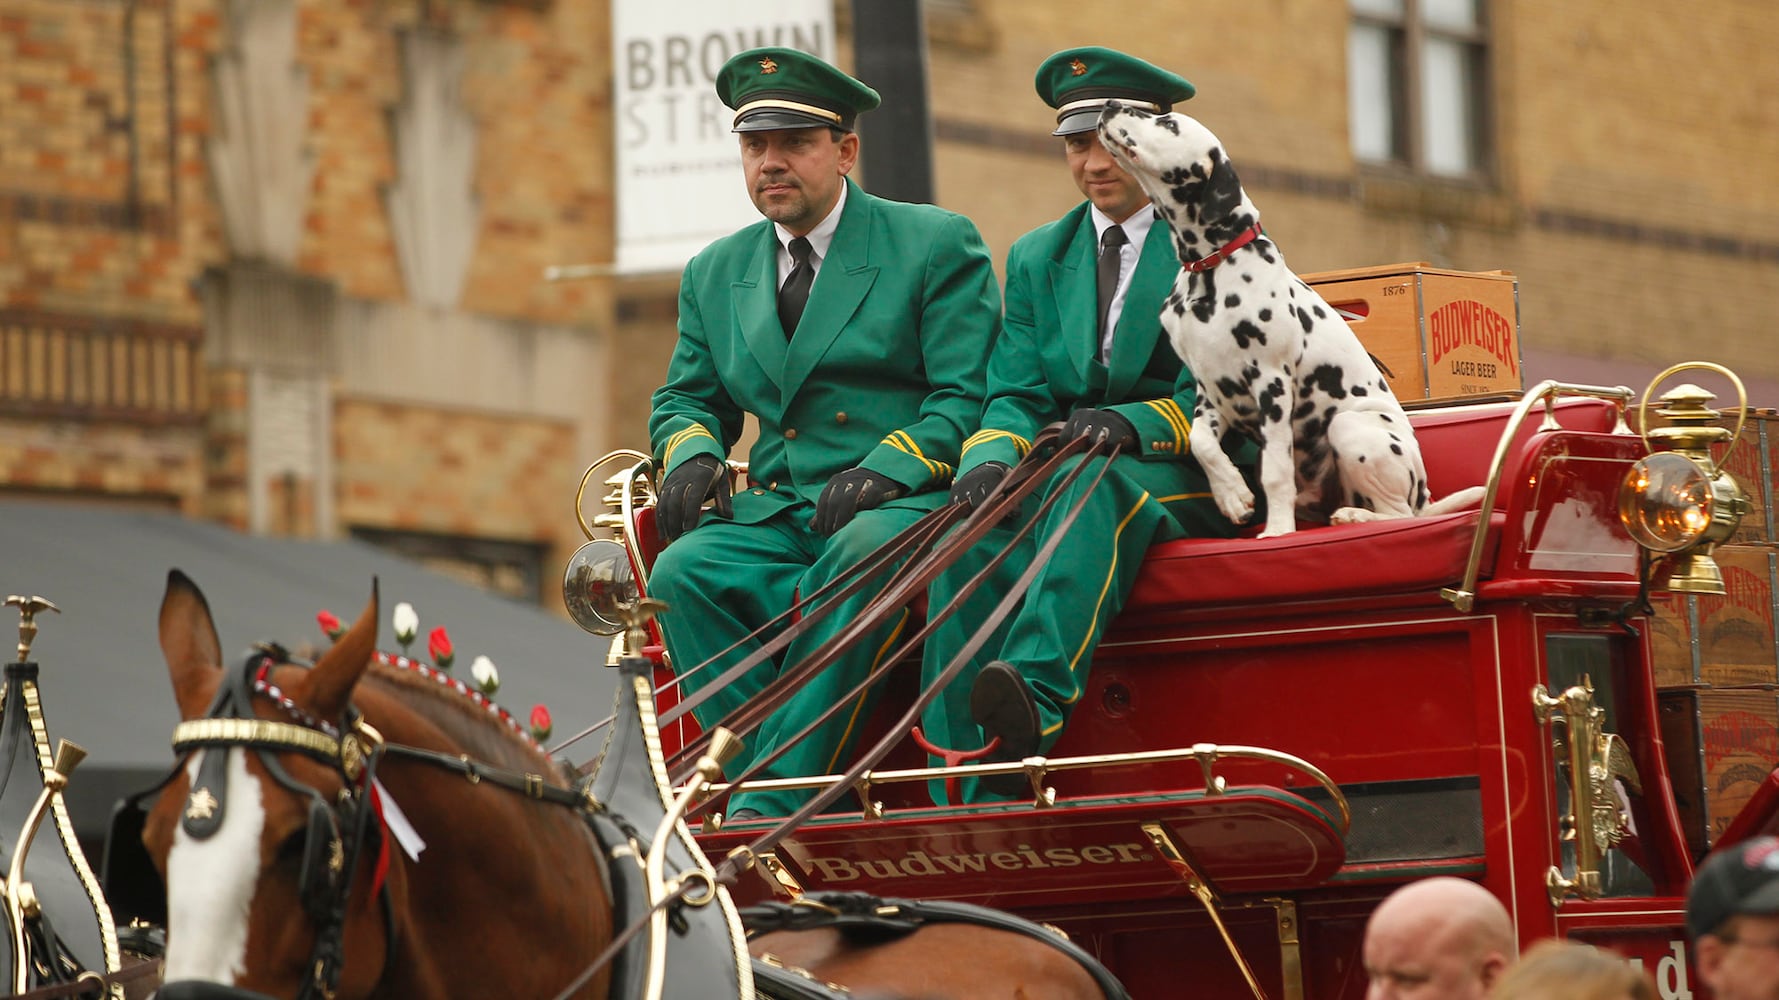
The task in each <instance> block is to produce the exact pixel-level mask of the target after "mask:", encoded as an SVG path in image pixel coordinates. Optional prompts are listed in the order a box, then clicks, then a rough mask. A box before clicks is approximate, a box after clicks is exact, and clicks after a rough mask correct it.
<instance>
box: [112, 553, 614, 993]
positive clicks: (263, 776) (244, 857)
mask: <svg viewBox="0 0 1779 1000" xmlns="http://www.w3.org/2000/svg"><path fill="white" fill-rule="evenodd" d="M377 618H378V608H377V600H376V597H375V596H373V597H372V599H371V604H370V606H369V607H367V608H366V609H365V612H364V613H363V614H362V615H360V616H359V618H358V621H357V623H356V624H355V625H354V626H353V627H352V629H351V630H350V631H348V632H347V633H346V634H345V635H344V636H343V637H342V638H341V639H340V640H339V642H338V643H337V644H336V645H335V646H334V647H333V648H332V649H330V650H329V651H328V652H327V653H326V654H325V655H324V656H322V657H321V659H320V660H319V662H317V663H316V664H315V665H314V667H313V668H311V669H306V670H305V669H303V668H302V667H299V666H293V665H289V664H279V663H274V662H267V663H265V664H264V665H263V666H264V672H263V675H260V676H256V677H254V678H253V682H252V685H253V688H254V689H255V693H254V695H253V696H252V697H251V698H250V701H251V704H250V705H247V706H241V705H237V706H236V708H237V712H236V715H237V716H239V717H244V718H245V719H248V720H253V721H257V722H261V723H270V724H272V727H276V728H271V729H266V730H265V731H266V732H275V733H280V734H285V735H288V734H290V733H294V732H296V731H297V730H298V729H307V730H311V731H314V732H316V733H319V734H321V735H323V736H326V735H328V734H329V733H330V732H331V733H333V734H336V736H337V734H339V733H340V732H341V731H343V730H344V729H345V728H346V726H347V723H346V720H347V718H348V714H349V713H348V709H349V707H353V708H355V710H356V712H358V713H362V717H363V718H364V719H365V720H366V721H367V722H368V723H369V724H370V725H371V726H373V727H374V728H375V729H376V731H377V732H379V733H381V736H382V738H383V739H384V740H386V741H387V742H388V744H389V745H391V746H393V745H396V744H400V745H402V746H405V747H414V748H421V749H422V750H425V751H430V752H433V753H436V754H439V755H441V756H444V757H448V758H459V757H465V756H467V758H469V759H470V760H474V761H479V762H485V763H487V764H489V765H491V766H492V767H494V768H500V769H505V770H509V771H513V772H520V773H528V774H533V775H542V776H545V780H546V781H547V783H548V784H550V785H551V786H552V787H557V788H566V783H565V782H564V781H563V780H562V779H561V777H560V774H559V770H558V768H557V767H556V766H555V765H554V764H553V763H552V762H551V761H550V760H549V758H548V757H547V756H546V755H545V754H544V753H543V752H542V751H541V750H540V749H539V748H538V747H537V746H536V745H535V744H534V743H532V742H531V741H530V740H529V738H527V737H526V736H524V735H523V734H522V733H519V732H515V731H512V730H511V729H509V728H508V727H506V726H502V725H498V724H491V723H490V719H491V717H492V716H491V714H490V713H489V712H488V711H486V710H485V709H483V708H481V707H479V706H478V705H477V704H475V703H474V702H472V701H471V700H470V699H468V698H465V697H463V696H461V695H460V694H459V693H457V692H455V691H454V690H453V689H452V688H451V686H449V685H444V684H440V683H438V682H436V681H434V680H431V679H429V678H427V677H426V676H424V675H422V674H420V673H417V672H412V671H404V670H401V669H396V668H392V667H387V666H383V665H381V664H379V665H377V666H375V667H373V666H372V663H373V659H374V656H373V654H374V650H375V644H376V632H377ZM160 637H161V649H162V651H163V652H164V653H165V654H166V659H167V667H168V670H169V671H170V673H171V675H172V680H173V691H174V695H175V698H176V699H177V701H178V704H179V711H180V715H181V716H182V717H183V718H184V719H186V720H188V723H189V722H190V721H191V720H202V719H206V718H207V717H210V718H212V719H214V717H215V713H214V712H213V708H214V706H215V705H216V704H217V703H218V701H219V698H220V697H221V696H222V694H223V693H224V692H226V691H227V690H229V688H230V686H231V685H230V683H229V677H230V675H231V672H230V671H226V670H225V669H224V667H223V664H222V652H221V648H220V646H219V643H218V640H217V637H216V629H215V626H214V624H213V623H212V621H211V617H210V609H209V607H208V605H207V604H206V603H205V601H204V598H203V595H202V594H201V593H199V591H198V589H197V587H196V586H194V585H193V584H192V583H191V581H190V580H188V579H186V577H185V576H184V575H183V574H180V573H178V572H177V571H175V572H174V574H173V575H172V576H171V577H170V578H169V581H168V587H167V594H166V598H165V600H164V602H163V603H162V606H161V615H160ZM249 672H252V671H249ZM218 721H228V720H218ZM282 727H290V728H289V729H285V728H282ZM253 749H255V748H254V746H253V744H252V742H251V740H249V741H242V742H241V743H238V744H237V745H235V746H233V747H230V746H224V745H214V746H210V747H207V748H205V749H201V750H196V751H192V752H189V753H188V754H187V756H186V759H185V762H184V766H183V767H182V768H181V769H180V771H179V773H178V774H176V775H175V777H174V778H173V779H172V782H171V783H170V784H169V785H168V786H167V787H166V788H165V789H164V791H163V792H162V794H161V797H160V800H159V802H158V803H157V804H156V806H155V808H154V809H153V811H152V812H151V813H150V815H149V819H148V825H147V827H146V829H145V831H144V834H143V840H144V842H145V843H146V845H147V846H148V849H149V853H150V855H151V856H152V857H153V858H154V860H155V864H156V866H157V867H158V868H159V869H160V872H161V875H162V877H163V878H164V880H165V882H166V885H167V888H168V893H167V904H168V905H167V913H168V920H167V924H168V926H167V932H168V934H167V955H166V966H165V971H164V979H165V982H166V985H165V986H163V987H162V990H161V994H160V995H161V997H163V998H165V1000H175V998H177V997H180V996H188V997H206V996H228V995H234V996H241V995H242V994H243V993H244V992H247V991H251V992H253V993H260V994H266V995H271V996H279V997H294V996H298V995H308V994H309V993H311V992H313V993H315V994H318V995H319V994H322V993H324V992H325V990H324V989H323V985H324V984H319V983H317V982H316V979H317V978H319V977H318V976H317V974H316V972H317V970H316V964H317V962H318V961H321V960H322V959H323V958H325V959H327V960H328V961H331V962H332V963H333V964H334V965H335V967H336V969H335V970H330V971H336V972H337V980H338V981H337V987H336V989H337V996H339V997H340V998H342V1000H345V998H359V997H446V996H462V997H492V996H508V997H550V996H554V995H555V994H556V993H557V992H558V991H559V990H561V989H563V988H564V986H566V985H567V984H568V983H570V982H571V981H572V980H574V979H575V977H576V976H577V975H578V974H579V973H580V972H581V971H582V970H583V969H584V968H585V967H586V965H587V962H588V960H589V959H590V958H591V957H592V956H594V955H596V954H598V953H599V952H600V950H601V949H602V948H603V947H604V946H605V945H606V943H607V942H608V941H609V940H610V937H611V933H612V928H611V907H610V904H609V902H608V900H607V897H606V895H605V888H604V885H603V884H602V878H601V865H600V860H599V853H598V852H599V849H598V847H597V845H596V844H595V842H594V837H593V835H592V833H591V831H590V830H589V829H588V826H587V824H586V823H585V822H584V821H583V820H582V819H581V818H580V817H579V816H577V815H576V814H575V812H574V811H573V810H572V809H569V808H564V807H563V806H562V805H559V804H555V803H552V802H548V801H540V800H536V799H531V798H527V797H526V796H524V795H520V794H515V793H514V792H512V791H509V790H507V789H504V788H501V787H497V786H496V784H495V783H494V782H492V781H489V782H480V783H475V784H472V783H470V782H468V781H466V780H465V776H464V775H463V774H461V773H452V772H451V771H450V770H447V769H445V768H443V767H438V766H434V765H432V764H431V763H430V762H429V761H427V760H421V759H416V758H413V757H402V756H390V757H389V758H388V759H387V760H386V761H385V762H384V763H383V764H382V766H381V767H380V769H379V771H378V772H377V781H378V788H379V789H387V792H385V793H383V795H385V796H386V799H385V800H384V801H383V803H382V808H381V810H380V812H381V819H380V820H378V819H377V818H375V817H373V819H372V821H371V822H370V823H368V824H366V826H367V827H368V829H369V833H370V835H369V836H367V837H364V838H363V840H362V841H361V842H360V843H359V844H356V845H354V846H355V847H362V850H359V851H358V852H357V853H358V854H360V857H358V858H357V862H358V863H357V864H355V865H354V866H353V869H354V871H353V873H352V875H351V879H350V882H349V884H347V885H344V886H341V887H340V888H341V889H342V890H344V891H342V892H340V893H338V894H337V895H338V897H339V899H340V900H341V901H342V902H343V903H344V906H343V912H342V913H341V914H339V916H340V919H339V921H338V923H339V925H340V926H339V933H338V934H337V935H333V936H334V937H336V938H337V940H338V942H339V949H338V950H339V952H340V953H339V954H338V955H334V956H328V955H326V953H327V952H328V950H329V947H330V945H329V942H328V941H327V940H325V938H327V937H328V936H329V935H327V934H325V933H323V931H324V930H325V926H326V924H327V922H328V920H329V915H327V914H325V913H319V914H318V912H317V911H318V910H323V909H325V907H326V903H325V902H321V903H320V904H319V905H318V901H317V895H318V892H317V887H316V883H317V882H318V881H319V882H325V881H326V880H327V879H328V877H329V875H328V874H327V870H329V869H331V870H332V871H334V872H338V871H341V870H342V869H343V865H342V863H341V858H340V853H341V852H342V848H343V845H342V846H338V847H337V846H335V845H341V842H342V841H343V840H347V839H349V838H350V834H351V830H350V827H351V826H352V824H351V822H349V821H347V820H344V819H342V818H341V817H339V816H338V815H337V813H334V812H333V809H334V806H335V804H337V803H340V802H341V801H342V797H343V795H345V794H346V793H348V792H349V782H350V781H351V779H350V778H349V777H348V776H347V775H346V774H345V773H343V772H342V770H341V769H340V768H339V767H336V766H332V765H330V764H328V763H323V761H322V760H321V759H319V758H318V757H317V756H311V755H309V754H306V753H303V752H300V751H298V750H295V749H288V748H286V745H285V744H282V743H280V744H278V745H277V746H275V747H274V748H273V749H271V750H269V751H263V752H252V751H253ZM277 772H282V773H277ZM390 800H393V802H394V804H395V806H396V807H398V808H399V810H400V812H401V814H402V816H403V817H405V824H406V826H408V827H411V829H412V830H413V831H415V832H416V833H417V834H418V836H419V837H420V839H422V840H424V843H425V846H424V848H423V849H421V850H420V851H419V852H418V853H419V858H418V860H416V859H413V858H411V857H409V856H408V852H407V851H406V850H404V848H403V847H402V845H401V844H400V843H398V842H395V841H396V840H397V838H396V837H394V836H392V835H391V833H390V831H391V826H392V824H391V823H390V819H391V812H392V810H391V808H390V804H389V802H390ZM318 807H319V808H318ZM373 808H374V807H373ZM200 822H201V823H205V824H208V826H199V827H197V828H196V829H194V823H200ZM317 844H319V845H322V846H321V847H319V848H317V847H315V846H313V845H317ZM334 877H335V878H338V877H339V876H338V875H335V876H334ZM321 894H325V893H321ZM318 956H319V957H318ZM214 984H220V985H222V986H227V987H233V988H234V989H233V991H227V990H219V989H217V988H215V985H214ZM606 986H607V984H606V979H605V977H604V976H599V977H596V978H595V979H594V980H593V981H591V982H589V983H588V984H587V985H586V987H585V988H584V989H582V990H581V991H580V992H579V993H576V994H575V996H577V997H603V996H605V995H606V992H607V989H606Z"/></svg>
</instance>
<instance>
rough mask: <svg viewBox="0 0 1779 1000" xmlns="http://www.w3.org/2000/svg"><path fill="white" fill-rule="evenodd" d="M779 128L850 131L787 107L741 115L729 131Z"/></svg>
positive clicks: (760, 130) (844, 127) (829, 120)
mask: <svg viewBox="0 0 1779 1000" xmlns="http://www.w3.org/2000/svg"><path fill="white" fill-rule="evenodd" d="M780 128H837V129H841V130H842V131H846V132H851V131H852V129H851V128H849V127H848V126H846V125H843V124H841V123H840V122H837V121H834V120H833V119H831V118H821V117H818V116H816V115H811V114H805V113H804V112H801V111H792V110H791V109H789V108H761V109H759V110H758V111H749V112H748V113H747V114H745V115H742V116H741V118H740V119H739V120H737V121H736V122H735V125H734V126H733V127H732V128H730V129H729V131H731V132H769V131H771V130H773V129H780Z"/></svg>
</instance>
